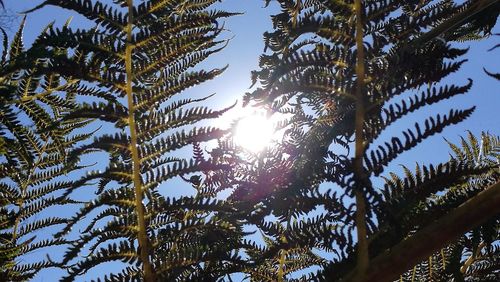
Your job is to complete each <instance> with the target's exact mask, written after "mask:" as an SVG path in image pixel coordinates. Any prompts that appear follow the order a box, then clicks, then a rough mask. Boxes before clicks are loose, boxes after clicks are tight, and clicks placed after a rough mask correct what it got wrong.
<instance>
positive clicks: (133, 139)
mask: <svg viewBox="0 0 500 282" xmlns="http://www.w3.org/2000/svg"><path fill="white" fill-rule="evenodd" d="M127 6H128V23H127V27H126V31H127V43H126V48H125V69H126V72H127V82H126V92H127V102H128V109H129V111H128V123H129V128H130V151H131V153H132V170H133V172H132V173H133V175H132V178H133V183H134V189H135V209H136V212H137V224H138V227H139V228H138V244H139V249H140V253H139V257H140V259H141V262H142V270H143V272H144V281H146V282H154V281H156V277H155V276H156V275H155V272H154V270H153V266H152V264H151V262H150V259H149V257H150V242H149V238H148V235H147V231H146V219H145V218H146V216H145V210H144V205H143V202H142V201H143V191H142V178H141V173H140V169H141V168H140V158H139V152H138V149H137V146H138V144H137V129H136V124H135V105H134V99H133V90H132V79H133V71H132V50H133V42H132V41H133V38H132V29H133V24H134V6H133V0H127Z"/></svg>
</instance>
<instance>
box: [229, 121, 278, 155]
mask: <svg viewBox="0 0 500 282" xmlns="http://www.w3.org/2000/svg"><path fill="white" fill-rule="evenodd" d="M273 135H274V128H273V123H272V122H271V121H270V120H269V119H267V118H266V117H265V116H264V115H262V114H251V115H249V116H246V117H243V118H242V119H240V120H239V121H238V124H237V125H236V131H235V133H234V141H235V142H236V144H238V145H240V146H241V147H243V148H245V149H247V150H249V151H252V152H254V153H257V152H259V151H262V150H263V149H264V148H265V147H267V146H268V145H269V144H270V143H271V140H272V138H273Z"/></svg>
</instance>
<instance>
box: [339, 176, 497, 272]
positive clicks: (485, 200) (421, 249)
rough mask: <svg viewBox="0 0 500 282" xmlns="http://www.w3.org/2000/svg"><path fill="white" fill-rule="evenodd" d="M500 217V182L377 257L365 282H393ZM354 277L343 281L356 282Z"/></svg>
mask: <svg viewBox="0 0 500 282" xmlns="http://www.w3.org/2000/svg"><path fill="white" fill-rule="evenodd" d="M499 214H500V181H498V182H497V183H495V184H493V185H491V186H490V187H488V188H486V189H485V190H484V191H482V192H481V193H479V194H477V195H476V196H475V197H473V198H471V199H469V200H468V201H467V202H465V203H463V204H462V205H460V206H458V207H457V208H455V209H454V210H452V211H450V212H449V213H448V214H446V215H444V216H443V217H441V218H439V219H437V220H436V221H434V222H432V223H431V224H429V225H428V226H427V227H425V228H423V229H422V230H420V231H418V232H417V233H416V234H415V235H413V236H411V237H409V238H406V239H405V240H403V241H402V242H401V243H399V244H398V245H396V246H395V247H393V248H392V249H388V250H386V251H385V252H384V253H383V254H381V255H379V256H377V257H375V258H374V259H373V260H372V261H371V264H370V267H369V268H368V271H367V273H366V275H365V276H364V279H363V280H359V282H365V281H366V282H368V281H394V280H396V279H398V277H399V275H400V274H401V273H403V272H405V271H406V270H408V269H410V268H411V267H412V266H414V265H416V264H418V263H419V262H421V261H422V260H424V259H426V258H428V257H429V256H431V255H432V254H433V253H435V252H436V251H438V250H439V249H440V248H442V247H443V246H445V245H447V244H449V243H450V242H452V241H453V240H455V239H456V238H458V237H459V236H460V235H462V234H464V233H466V232H467V231H469V230H471V229H473V228H475V227H477V226H478V225H480V224H482V223H484V222H485V221H487V220H488V219H490V218H492V217H494V216H498V215H499ZM353 274H354V273H351V274H349V275H348V276H346V279H344V281H353V280H352V278H351V277H353Z"/></svg>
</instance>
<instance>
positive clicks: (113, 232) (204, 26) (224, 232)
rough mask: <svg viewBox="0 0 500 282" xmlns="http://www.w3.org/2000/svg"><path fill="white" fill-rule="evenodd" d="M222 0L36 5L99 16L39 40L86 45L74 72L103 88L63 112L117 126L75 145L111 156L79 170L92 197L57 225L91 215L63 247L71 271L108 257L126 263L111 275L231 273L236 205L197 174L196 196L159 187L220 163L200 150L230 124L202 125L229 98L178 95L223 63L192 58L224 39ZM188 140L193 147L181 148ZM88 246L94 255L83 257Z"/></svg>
mask: <svg viewBox="0 0 500 282" xmlns="http://www.w3.org/2000/svg"><path fill="white" fill-rule="evenodd" d="M215 2H217V1H216V0H208V1H175V0H174V1H157V0H150V1H136V2H135V3H133V1H115V4H103V3H101V1H89V0H71V1H66V0H64V1H63V0H48V1H44V2H43V3H42V4H40V6H38V7H36V8H35V9H34V10H36V9H40V8H42V7H43V6H46V5H54V6H58V7H61V8H65V9H69V10H72V11H74V12H75V13H77V14H80V15H82V16H84V17H86V18H87V19H89V20H91V21H93V22H95V24H96V25H97V26H98V27H97V28H94V29H88V30H74V29H71V28H69V27H63V28H50V29H49V30H48V31H47V33H46V34H45V36H43V37H42V38H40V39H39V41H38V42H37V43H39V44H44V45H47V46H53V47H56V48H70V49H72V50H75V51H76V52H78V53H80V54H82V56H81V60H80V61H78V62H77V63H79V64H80V65H79V67H78V68H76V69H75V70H74V72H73V73H72V75H73V76H74V77H75V78H78V79H79V80H81V81H82V82H83V83H82V84H81V85H80V86H79V89H78V91H79V92H81V93H80V94H86V95H89V96H93V97H96V98H95V99H94V101H93V102H92V103H83V104H81V105H79V108H78V109H76V110H75V111H73V112H72V113H71V115H70V116H69V117H68V118H76V117H80V118H95V119H99V120H101V121H103V122H110V123H111V124H113V125H114V126H115V128H116V132H112V133H110V134H103V135H100V136H96V137H95V138H94V141H93V142H91V143H89V144H86V145H82V146H80V147H79V149H78V150H76V151H75V152H74V154H76V155H78V154H81V153H84V152H93V151H96V150H97V151H104V152H106V153H107V154H108V156H109V162H108V163H107V165H106V167H105V168H104V169H101V170H99V171H91V172H89V173H88V174H87V175H86V176H84V177H83V178H82V179H80V180H79V184H81V185H82V187H83V186H87V185H91V184H92V183H95V181H97V185H95V186H97V187H96V188H97V189H96V194H97V196H96V198H95V199H94V200H92V201H90V202H88V203H85V205H84V207H82V208H81V210H80V211H79V212H78V213H77V214H76V215H74V216H73V218H72V219H70V220H69V222H68V224H67V226H66V227H65V229H64V230H63V232H61V233H59V234H58V238H65V237H66V235H68V236H71V232H70V231H71V228H72V227H74V226H75V225H77V224H81V222H82V219H83V218H84V217H87V216H89V217H92V218H93V219H92V221H91V223H90V224H89V225H87V226H86V227H84V232H82V233H81V235H80V238H79V239H77V240H75V241H74V243H73V245H72V246H71V247H70V249H69V250H68V251H67V252H66V255H65V258H64V263H66V264H68V265H69V266H70V267H69V269H68V275H67V276H66V277H65V278H64V280H65V281H72V280H73V279H75V278H76V277H77V276H79V275H83V274H84V273H85V272H87V271H88V270H89V269H91V268H93V267H95V266H98V265H100V264H102V263H106V262H110V261H122V262H124V263H125V264H127V265H128V266H127V267H126V268H125V269H124V272H122V273H121V274H112V275H111V276H106V278H105V279H104V280H105V281H108V280H117V279H118V280H124V279H132V280H134V279H141V280H144V281H156V280H159V281H174V280H177V281H192V280H203V279H205V280H215V279H217V278H219V277H223V276H225V275H226V274H227V273H231V272H234V268H235V267H236V265H237V264H238V263H239V261H240V260H241V259H240V258H239V256H238V253H237V252H236V251H235V250H236V249H237V248H238V246H239V244H240V243H239V237H240V236H242V235H241V234H242V231H241V226H240V225H239V224H238V223H236V221H235V220H232V219H230V218H229V213H230V212H231V211H232V210H233V209H232V208H231V207H230V206H229V205H228V204H227V203H224V202H219V201H216V200H214V197H215V196H216V195H215V194H208V193H202V192H201V189H200V188H199V186H200V183H199V181H198V182H195V181H193V182H192V184H193V187H194V188H195V189H198V192H197V193H196V194H195V195H194V196H192V197H187V196H186V197H181V198H180V199H171V198H166V197H164V196H162V194H163V195H164V194H165V193H168V190H170V189H176V190H177V189H182V187H181V188H178V187H175V186H173V185H172V184H170V185H169V183H168V180H171V179H173V178H176V177H178V176H181V177H184V176H185V175H189V174H192V173H199V172H203V171H205V172H208V171H213V170H219V169H221V168H224V167H223V166H217V165H214V164H213V162H212V160H211V159H207V158H206V157H204V156H203V153H202V151H201V150H200V149H199V144H200V143H201V142H205V141H209V140H212V139H215V138H218V137H221V136H222V135H223V134H225V133H226V132H225V131H223V130H220V129H217V128H212V127H199V126H196V124H197V123H199V122H200V121H204V120H207V119H213V118H217V117H219V116H221V115H222V114H223V113H224V112H226V111H227V110H228V109H222V110H219V111H213V110H210V109H208V108H206V107H204V106H199V104H197V103H198V102H202V101H204V100H205V99H207V98H209V97H205V98H201V99H194V98H191V99H182V100H181V99H179V96H180V94H182V92H183V91H184V90H185V89H188V88H190V87H193V86H196V85H198V84H200V83H203V82H205V81H207V80H210V79H213V78H214V77H216V76H218V75H219V74H221V73H222V72H223V71H224V69H225V68H224V67H223V68H220V69H211V70H201V69H199V68H196V66H197V65H198V64H199V63H200V62H202V61H204V60H205V59H206V58H208V57H209V56H210V55H212V54H214V53H216V52H218V51H220V50H221V49H222V48H224V46H225V44H226V42H225V41H224V40H221V39H219V35H220V33H221V32H222V31H223V28H222V24H221V20H222V19H224V18H226V17H229V16H231V15H233V14H232V13H228V12H224V11H218V10H208V8H209V7H210V6H212V4H214V3H215ZM132 15H133V16H132ZM87 83H88V84H87ZM90 83H91V84H90ZM90 85H98V88H95V89H94V88H92V87H91V86H90ZM190 146H193V147H194V148H195V153H196V154H195V157H194V158H192V159H186V158H180V157H178V156H177V155H176V152H175V151H176V150H178V149H182V148H189V147H190ZM70 157H71V156H70ZM188 177H191V179H194V178H193V176H188ZM181 186H182V185H181ZM185 186H187V185H185ZM74 188H76V189H78V188H77V187H72V188H71V190H68V193H67V194H68V195H71V194H72V193H73V191H75V189H74ZM186 188H187V187H186ZM85 189H88V187H85ZM215 212H218V213H215ZM89 245H90V247H89V248H87V247H85V246H89ZM87 251H90V255H89V256H86V257H84V258H81V257H80V256H81V254H83V253H85V252H87Z"/></svg>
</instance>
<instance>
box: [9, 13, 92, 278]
mask: <svg viewBox="0 0 500 282" xmlns="http://www.w3.org/2000/svg"><path fill="white" fill-rule="evenodd" d="M24 24H25V21H23V22H22V24H21V26H20V28H19V30H18V32H17V33H16V34H15V36H14V39H13V40H12V42H11V44H10V46H9V44H8V41H7V38H6V37H4V45H3V51H2V53H3V55H2V60H1V62H0V64H1V66H2V71H1V73H0V83H1V85H0V89H1V92H2V98H1V99H2V103H1V110H0V138H1V141H2V144H1V145H2V149H1V152H2V155H1V163H0V178H1V179H2V182H1V183H0V194H1V195H2V225H1V230H2V251H1V252H2V266H1V268H2V277H3V279H5V280H6V281H7V280H9V281H11V280H14V281H24V280H27V279H30V278H32V277H33V276H34V275H35V274H36V273H37V272H38V271H40V270H42V269H44V268H47V267H61V266H62V265H61V264H60V262H54V261H52V260H51V258H50V257H47V258H40V259H37V260H36V261H35V262H33V263H29V264H20V262H19V261H20V259H21V257H23V256H24V257H26V255H27V254H29V253H31V252H33V251H37V250H39V249H42V248H50V247H54V246H57V245H64V244H68V242H67V241H66V240H64V239H50V238H43V237H46V236H42V239H39V238H37V235H42V234H41V233H40V232H38V231H39V230H46V228H49V227H53V226H54V227H55V226H57V228H60V227H61V225H64V224H66V222H67V218H65V217H57V216H54V215H52V216H41V215H42V214H44V213H46V212H47V210H49V209H50V208H51V207H52V206H55V205H56V206H65V205H68V204H72V203H74V201H73V200H71V199H70V198H67V197H64V196H62V194H64V191H65V189H68V188H69V187H71V185H73V182H72V181H69V180H67V179H66V180H65V179H64V178H66V175H68V174H69V173H71V172H72V171H74V170H76V169H78V163H77V162H76V161H78V158H79V156H78V155H75V158H74V161H71V162H69V161H67V154H68V153H69V152H70V151H71V149H72V148H73V147H74V146H75V144H76V143H77V142H79V141H82V140H85V139H86V138H88V137H89V135H90V134H82V133H78V134H75V132H74V131H75V130H77V129H79V128H81V127H83V126H85V125H86V124H88V121H87V120H85V119H66V120H64V119H63V117H64V116H66V115H67V114H68V113H69V112H70V111H72V110H73V109H74V108H75V107H76V103H75V101H74V93H73V92H72V91H71V90H70V89H71V87H73V86H74V85H75V83H76V81H75V80H73V79H72V78H71V77H66V76H63V75H61V74H60V73H58V72H57V70H56V68H54V67H55V66H57V65H58V62H57V61H58V60H59V59H58V57H59V58H62V57H64V56H66V58H67V59H68V58H69V56H68V55H67V53H66V50H65V49H56V50H50V49H47V48H45V47H44V46H39V45H34V46H32V47H31V48H30V49H28V50H25V49H24V46H23V38H22V37H23V30H24ZM4 36H5V33H4ZM55 53H57V54H58V55H56V54H55ZM44 55H45V56H44ZM49 234H50V233H49Z"/></svg>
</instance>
